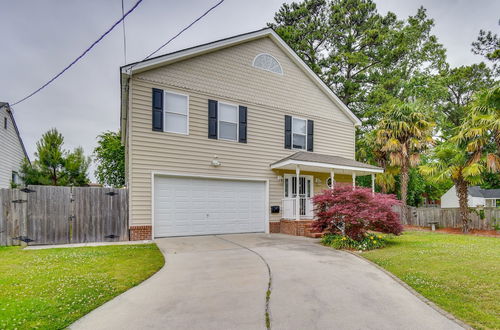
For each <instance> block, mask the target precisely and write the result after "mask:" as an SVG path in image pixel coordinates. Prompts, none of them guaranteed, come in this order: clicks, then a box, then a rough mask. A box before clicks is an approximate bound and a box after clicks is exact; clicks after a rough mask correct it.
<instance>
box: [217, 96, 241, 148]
mask: <svg viewBox="0 0 500 330" xmlns="http://www.w3.org/2000/svg"><path fill="white" fill-rule="evenodd" d="M217 103H218V104H217V140H222V141H231V142H239V140H240V111H239V109H240V106H239V105H238V104H234V103H228V102H221V101H217ZM221 104H224V105H229V106H231V107H235V108H236V139H234V140H231V139H226V138H221V137H220V122H221V121H222V122H224V123H230V124H234V123H232V122H230V121H225V120H221V119H220V105H221Z"/></svg>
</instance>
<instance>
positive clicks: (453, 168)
mask: <svg viewBox="0 0 500 330" xmlns="http://www.w3.org/2000/svg"><path fill="white" fill-rule="evenodd" d="M472 159H473V156H472V154H471V153H469V152H467V151H466V150H465V148H464V146H463V145H460V144H457V143H455V142H453V141H451V140H448V141H446V142H443V143H442V144H440V145H439V146H437V147H436V148H434V150H433V152H432V155H431V161H430V162H429V163H428V164H425V165H422V166H420V168H419V170H420V173H422V175H426V176H429V177H430V178H432V179H434V180H436V181H438V182H445V181H447V180H450V179H451V181H452V182H453V183H454V184H455V189H456V193H457V197H458V204H459V206H460V218H461V220H462V231H463V232H464V233H467V232H468V231H469V201H468V187H469V185H476V184H479V183H481V182H482V178H481V173H482V172H483V170H484V166H483V164H482V163H481V162H471V160H472Z"/></svg>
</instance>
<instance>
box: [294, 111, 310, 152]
mask: <svg viewBox="0 0 500 330" xmlns="http://www.w3.org/2000/svg"><path fill="white" fill-rule="evenodd" d="M306 148H307V120H306V119H302V118H296V117H292V149H301V150H305V149H306Z"/></svg>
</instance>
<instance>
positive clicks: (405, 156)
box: [376, 102, 435, 217]
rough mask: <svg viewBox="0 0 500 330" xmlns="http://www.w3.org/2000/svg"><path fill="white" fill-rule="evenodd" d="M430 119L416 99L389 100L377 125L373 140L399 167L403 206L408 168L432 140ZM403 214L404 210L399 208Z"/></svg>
mask: <svg viewBox="0 0 500 330" xmlns="http://www.w3.org/2000/svg"><path fill="white" fill-rule="evenodd" d="M434 126H435V124H434V122H433V121H432V118H431V116H430V114H429V111H427V109H426V108H424V106H423V105H422V104H421V103H419V102H410V103H403V104H393V105H392V106H390V107H389V109H388V111H387V112H386V113H385V114H384V117H383V118H382V120H381V121H380V122H379V123H378V125H377V133H376V134H377V143H378V144H379V145H381V146H382V147H381V151H382V152H386V153H387V154H388V157H389V163H390V165H392V166H397V167H399V169H400V186H401V191H400V195H401V201H402V202H403V206H404V209H406V199H407V195H408V181H409V171H410V168H411V167H415V166H417V165H418V164H419V162H420V153H421V152H422V151H424V150H425V149H427V148H428V147H429V146H430V145H432V144H433V138H432V132H433V129H434ZM403 214H404V217H406V212H403Z"/></svg>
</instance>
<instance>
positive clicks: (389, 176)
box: [356, 131, 399, 194]
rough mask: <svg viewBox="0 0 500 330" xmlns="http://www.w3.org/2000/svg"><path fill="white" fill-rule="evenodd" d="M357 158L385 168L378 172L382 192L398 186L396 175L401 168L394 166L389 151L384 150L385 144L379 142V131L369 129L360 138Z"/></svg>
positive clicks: (377, 180)
mask: <svg viewBox="0 0 500 330" xmlns="http://www.w3.org/2000/svg"><path fill="white" fill-rule="evenodd" d="M356 149H357V151H356V158H357V159H358V160H360V161H362V162H365V163H368V164H374V165H377V166H379V167H382V168H383V169H384V173H377V176H376V178H375V182H376V183H377V185H378V186H379V187H380V189H381V190H382V193H384V194H387V193H388V192H391V191H394V189H395V188H396V175H398V174H399V168H398V167H397V166H392V165H391V164H390V160H389V154H388V152H387V151H385V150H382V149H383V145H381V144H379V143H378V142H377V132H376V131H369V132H367V133H365V134H364V136H363V137H362V138H361V139H360V140H358V144H357V148H356Z"/></svg>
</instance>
